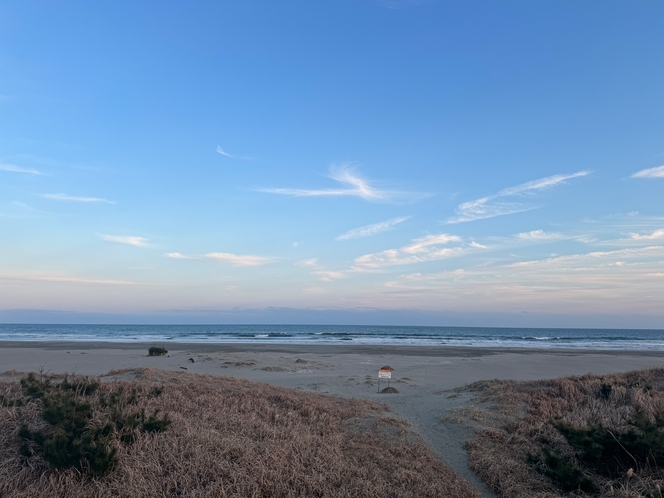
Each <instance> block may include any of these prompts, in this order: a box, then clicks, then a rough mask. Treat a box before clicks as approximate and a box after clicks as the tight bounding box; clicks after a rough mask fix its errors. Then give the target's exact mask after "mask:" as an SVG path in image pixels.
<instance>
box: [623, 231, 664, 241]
mask: <svg viewBox="0 0 664 498" xmlns="http://www.w3.org/2000/svg"><path fill="white" fill-rule="evenodd" d="M630 237H631V238H632V239H634V240H657V239H664V228H660V229H659V230H655V231H654V232H653V233H650V234H647V235H641V234H639V233H631V234H630Z"/></svg>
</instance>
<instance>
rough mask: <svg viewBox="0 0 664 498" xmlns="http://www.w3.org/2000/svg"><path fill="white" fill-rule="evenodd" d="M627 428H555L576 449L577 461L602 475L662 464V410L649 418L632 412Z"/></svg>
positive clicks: (663, 454)
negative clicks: (619, 429) (651, 418)
mask: <svg viewBox="0 0 664 498" xmlns="http://www.w3.org/2000/svg"><path fill="white" fill-rule="evenodd" d="M629 424H630V426H631V427H630V428H629V429H627V430H625V431H622V432H619V431H610V430H608V429H606V428H604V427H601V426H591V427H589V428H588V429H575V428H573V427H571V426H569V425H564V424H556V425H555V427H556V428H557V429H558V431H559V432H560V433H561V434H562V435H563V436H564V437H565V439H566V440H567V442H568V443H569V445H570V446H571V447H572V448H574V449H575V450H576V451H577V455H578V458H579V460H580V461H581V462H582V463H583V464H585V465H586V466H587V467H589V468H590V469H592V470H593V471H595V472H597V473H598V474H600V475H603V476H605V477H610V478H613V477H618V476H620V475H623V474H624V473H625V472H626V471H627V470H628V469H630V468H632V469H634V470H640V469H644V468H648V467H650V466H652V467H661V466H664V413H658V414H656V416H655V420H654V421H652V420H650V419H649V418H648V417H647V416H646V415H645V414H644V413H643V412H642V411H638V410H637V411H636V412H635V413H634V415H633V416H632V417H631V419H630V420H629Z"/></svg>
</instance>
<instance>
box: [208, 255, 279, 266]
mask: <svg viewBox="0 0 664 498" xmlns="http://www.w3.org/2000/svg"><path fill="white" fill-rule="evenodd" d="M205 257H206V258H208V259H212V260H214V261H220V262H222V263H229V264H231V265H233V266H263V265H267V264H269V263H272V262H273V259H272V258H266V257H264V256H252V255H247V254H232V253H230V252H211V253H208V254H206V255H205Z"/></svg>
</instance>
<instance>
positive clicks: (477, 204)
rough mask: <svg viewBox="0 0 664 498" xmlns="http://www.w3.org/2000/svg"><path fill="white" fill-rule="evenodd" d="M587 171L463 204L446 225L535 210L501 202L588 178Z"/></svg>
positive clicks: (532, 207)
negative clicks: (573, 179) (575, 179)
mask: <svg viewBox="0 0 664 498" xmlns="http://www.w3.org/2000/svg"><path fill="white" fill-rule="evenodd" d="M589 174H590V172H589V171H579V172H577V173H572V174H569V175H553V176H548V177H546V178H540V179H539V180H533V181H530V182H526V183H522V184H520V185H516V186H514V187H508V188H505V189H503V190H501V191H499V192H497V193H495V194H493V195H490V196H487V197H482V198H480V199H476V200H474V201H469V202H464V203H463V204H460V205H459V207H457V209H456V214H457V216H456V217H453V218H449V219H448V220H447V222H446V223H447V224H455V223H466V222H469V221H476V220H483V219H487V218H495V217H496V216H505V215H508V214H516V213H522V212H524V211H530V210H532V209H537V206H531V205H527V204H523V203H521V202H515V201H509V200H503V199H504V198H509V197H515V196H527V195H534V194H535V193H537V192H539V191H542V190H546V189H550V188H552V187H555V186H558V185H561V184H563V183H565V182H566V181H567V180H571V179H572V178H578V177H582V176H588V175H589Z"/></svg>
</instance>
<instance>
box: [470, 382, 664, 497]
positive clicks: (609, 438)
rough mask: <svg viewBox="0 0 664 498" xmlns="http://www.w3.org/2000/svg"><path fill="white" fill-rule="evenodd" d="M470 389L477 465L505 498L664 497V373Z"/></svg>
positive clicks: (490, 384) (472, 451)
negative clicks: (475, 425)
mask: <svg viewBox="0 0 664 498" xmlns="http://www.w3.org/2000/svg"><path fill="white" fill-rule="evenodd" d="M466 389H469V390H470V391H472V392H474V393H475V399H474V401H473V403H471V405H469V406H467V407H466V408H464V413H465V414H472V419H474V420H475V421H478V422H479V423H480V425H482V426H484V428H483V429H481V430H480V431H479V433H478V435H477V437H476V438H475V439H474V440H472V441H471V442H470V443H469V444H468V457H469V464H470V466H471V468H472V470H473V471H474V472H475V473H476V474H478V475H479V477H480V478H481V479H482V480H483V481H484V482H485V483H486V484H487V485H488V486H489V487H490V488H491V489H492V490H493V491H494V492H495V493H496V494H497V495H498V496H500V497H504V498H517V497H518V498H525V497H542V498H543V497H547V498H554V497H562V496H602V497H609V496H611V497H624V498H627V497H634V498H637V497H652V498H654V497H656V498H662V496H664V490H663V488H664V369H652V370H644V371H636V372H629V373H623V374H615V375H603V376H597V375H586V376H583V377H568V378H561V379H556V380H547V381H534V382H511V381H489V382H477V383H475V384H472V385H470V386H469V387H468V388H466Z"/></svg>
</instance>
